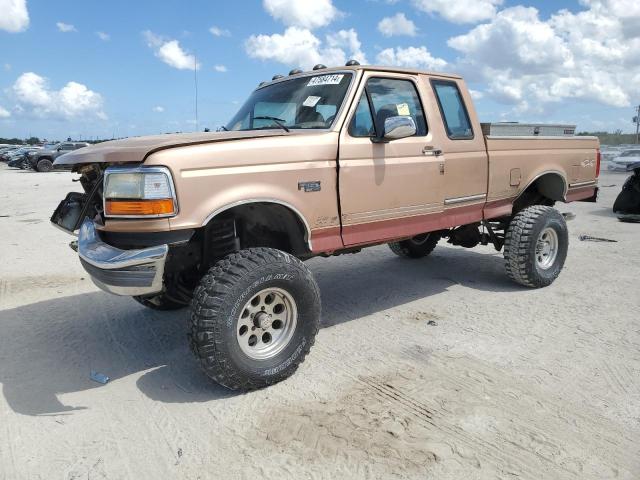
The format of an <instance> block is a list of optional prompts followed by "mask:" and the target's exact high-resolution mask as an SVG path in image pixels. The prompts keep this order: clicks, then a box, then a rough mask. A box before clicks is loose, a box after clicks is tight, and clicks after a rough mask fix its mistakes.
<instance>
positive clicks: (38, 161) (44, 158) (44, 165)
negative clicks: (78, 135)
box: [28, 142, 89, 172]
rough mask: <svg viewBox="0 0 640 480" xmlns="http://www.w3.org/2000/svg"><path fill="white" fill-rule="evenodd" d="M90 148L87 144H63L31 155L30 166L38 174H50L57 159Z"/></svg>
mask: <svg viewBox="0 0 640 480" xmlns="http://www.w3.org/2000/svg"><path fill="white" fill-rule="evenodd" d="M87 146H89V144H88V143H86V142H62V143H58V144H56V145H54V146H53V147H51V148H49V149H43V150H40V151H39V152H37V153H36V154H35V155H29V157H28V158H29V164H30V165H31V168H33V169H34V170H35V171H36V172H50V171H51V170H52V169H53V162H54V160H55V159H56V158H58V157H59V156H61V155H64V154H65V153H69V152H72V151H74V150H78V149H79V148H84V147H87Z"/></svg>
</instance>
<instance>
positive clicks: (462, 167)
mask: <svg viewBox="0 0 640 480" xmlns="http://www.w3.org/2000/svg"><path fill="white" fill-rule="evenodd" d="M429 84H430V87H431V94H432V95H434V96H435V101H436V102H437V104H438V111H437V117H436V118H434V119H433V120H432V121H431V124H432V130H433V131H434V134H435V135H436V137H437V138H438V139H439V145H440V148H441V149H442V150H443V151H444V153H445V155H446V157H447V163H446V166H445V171H444V207H445V219H446V222H445V223H447V224H448V225H447V226H448V227H453V226H458V225H465V224H468V223H473V222H477V221H479V220H481V219H482V209H483V208H484V204H485V202H486V199H487V186H488V174H489V159H488V156H487V149H486V145H485V142H484V137H483V135H482V129H481V127H480V123H479V122H478V121H477V116H476V112H475V110H474V107H473V102H472V101H471V98H470V96H469V91H468V90H467V88H466V86H465V84H464V82H463V81H462V80H461V79H459V78H450V77H431V78H430V79H429Z"/></svg>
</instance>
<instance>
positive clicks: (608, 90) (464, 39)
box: [448, 0, 640, 113]
mask: <svg viewBox="0 0 640 480" xmlns="http://www.w3.org/2000/svg"><path fill="white" fill-rule="evenodd" d="M582 4H583V5H585V7H586V9H584V10H581V11H579V12H576V13H573V12H570V11H568V10H560V11H558V12H557V13H555V14H553V15H551V16H550V18H549V19H547V20H542V19H541V18H540V16H539V13H538V11H537V10H536V9H535V8H525V7H522V6H518V7H512V8H507V9H505V10H502V11H501V12H499V13H498V14H497V15H496V17H495V18H494V19H493V20H492V21H491V22H489V23H487V24H484V25H478V26H477V27H475V28H473V29H472V30H471V31H469V32H468V33H467V34H465V35H460V36H457V37H453V38H451V39H449V42H448V44H449V46H451V47H452V48H454V49H456V50H458V51H459V52H460V53H461V55H462V57H461V58H460V59H459V60H458V66H459V69H461V70H462V71H463V73H464V72H465V71H466V73H468V74H469V75H468V76H469V77H470V78H471V79H473V80H474V81H482V82H484V83H486V84H487V85H488V88H487V89H486V92H485V93H486V94H488V95H490V96H492V97H493V98H494V99H496V100H498V101H501V102H504V103H507V104H513V105H514V109H515V111H516V112H534V113H543V112H545V111H546V110H548V108H549V107H550V106H552V105H554V104H558V103H559V102H562V101H566V100H567V99H580V100H584V101H589V102H598V103H601V104H604V105H609V106H613V107H626V106H629V105H631V101H632V99H634V96H635V95H637V85H638V81H639V80H640V30H636V31H635V33H632V34H631V36H629V35H630V32H629V27H628V26H629V25H633V24H634V22H637V23H638V24H639V25H640V8H639V7H638V6H637V5H636V2H631V1H628V0H583V1H582Z"/></svg>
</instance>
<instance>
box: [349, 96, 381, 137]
mask: <svg viewBox="0 0 640 480" xmlns="http://www.w3.org/2000/svg"><path fill="white" fill-rule="evenodd" d="M375 134H376V129H375V127H374V126H373V117H372V116H371V109H370V108H369V102H368V101H367V96H366V94H364V93H363V94H362V96H361V97H360V101H359V102H358V107H357V108H356V113H355V115H354V116H353V119H352V120H351V124H350V125H349V135H351V136H352V137H372V136H374V135H375Z"/></svg>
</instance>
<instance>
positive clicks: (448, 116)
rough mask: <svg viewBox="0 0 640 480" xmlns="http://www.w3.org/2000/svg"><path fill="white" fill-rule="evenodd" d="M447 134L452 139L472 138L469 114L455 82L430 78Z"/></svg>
mask: <svg viewBox="0 0 640 480" xmlns="http://www.w3.org/2000/svg"><path fill="white" fill-rule="evenodd" d="M431 83H432V85H433V88H434V90H435V92H436V98H437V99H438V106H439V107H440V112H441V113H442V117H443V119H444V126H445V128H446V129H447V135H448V136H449V138H450V139H452V140H468V139H471V138H473V129H472V128H471V122H470V121H469V114H468V112H467V108H466V107H465V105H464V101H463V100H462V96H461V95H460V90H458V86H457V85H456V84H455V82H444V81H440V80H432V82H431Z"/></svg>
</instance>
